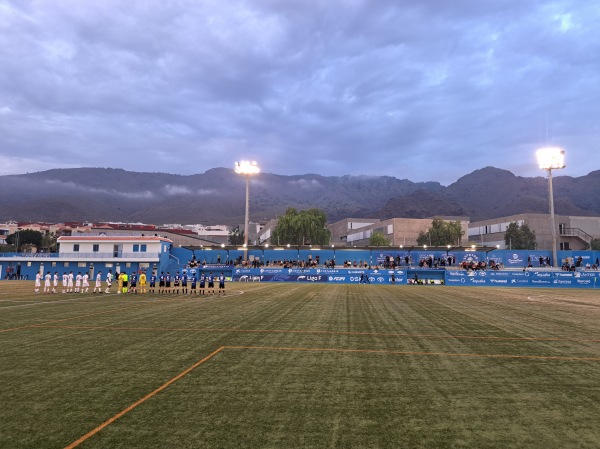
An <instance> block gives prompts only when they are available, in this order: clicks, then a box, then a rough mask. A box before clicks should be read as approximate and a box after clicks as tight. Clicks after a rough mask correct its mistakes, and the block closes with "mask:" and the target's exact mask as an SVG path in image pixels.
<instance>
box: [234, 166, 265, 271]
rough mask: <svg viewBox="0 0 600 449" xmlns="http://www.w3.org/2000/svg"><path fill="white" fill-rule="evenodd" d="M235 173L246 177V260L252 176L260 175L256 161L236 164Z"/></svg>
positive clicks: (245, 258)
mask: <svg viewBox="0 0 600 449" xmlns="http://www.w3.org/2000/svg"><path fill="white" fill-rule="evenodd" d="M235 172H236V173H237V174H239V175H244V176H245V177H246V215H245V219H244V260H247V255H248V222H249V219H250V218H249V217H250V175H255V174H258V173H260V169H259V168H258V165H257V163H256V162H255V161H252V162H250V161H240V162H236V163H235Z"/></svg>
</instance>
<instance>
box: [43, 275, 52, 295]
mask: <svg viewBox="0 0 600 449" xmlns="http://www.w3.org/2000/svg"><path fill="white" fill-rule="evenodd" d="M50 281H52V275H51V274H50V272H49V271H48V273H46V276H44V293H50Z"/></svg>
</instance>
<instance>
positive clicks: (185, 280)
mask: <svg viewBox="0 0 600 449" xmlns="http://www.w3.org/2000/svg"><path fill="white" fill-rule="evenodd" d="M187 286H188V277H187V270H183V271H182V272H181V293H183V294H184V295H187V294H188V287H187Z"/></svg>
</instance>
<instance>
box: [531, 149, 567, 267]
mask: <svg viewBox="0 0 600 449" xmlns="http://www.w3.org/2000/svg"><path fill="white" fill-rule="evenodd" d="M536 156H537V160H538V164H539V167H540V168H541V169H542V170H546V171H547V172H548V197H549V202H550V225H551V229H552V265H553V266H554V267H558V257H557V254H556V223H555V222H554V192H553V190H552V170H559V169H561V168H565V167H566V165H565V150H563V149H562V148H557V147H547V148H540V149H539V150H538V151H537V153H536Z"/></svg>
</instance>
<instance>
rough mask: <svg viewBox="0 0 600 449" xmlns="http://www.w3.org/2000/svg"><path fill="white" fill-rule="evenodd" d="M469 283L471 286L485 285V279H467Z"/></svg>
mask: <svg viewBox="0 0 600 449" xmlns="http://www.w3.org/2000/svg"><path fill="white" fill-rule="evenodd" d="M469 280H470V281H471V284H485V283H486V282H485V279H473V278H471V279H469Z"/></svg>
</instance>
